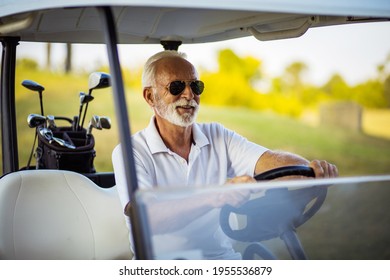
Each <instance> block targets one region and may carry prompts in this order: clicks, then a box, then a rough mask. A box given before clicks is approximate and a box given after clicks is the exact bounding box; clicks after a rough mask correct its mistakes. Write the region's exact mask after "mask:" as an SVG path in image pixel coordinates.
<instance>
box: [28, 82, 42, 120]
mask: <svg viewBox="0 0 390 280" xmlns="http://www.w3.org/2000/svg"><path fill="white" fill-rule="evenodd" d="M22 86H24V87H25V88H27V89H29V90H32V91H36V92H38V93H39V103H40V107H41V115H42V116H44V115H45V114H44V113H43V101H42V92H43V91H44V90H45V88H44V87H43V86H41V85H40V84H38V83H36V82H34V81H31V80H24V81H23V82H22Z"/></svg>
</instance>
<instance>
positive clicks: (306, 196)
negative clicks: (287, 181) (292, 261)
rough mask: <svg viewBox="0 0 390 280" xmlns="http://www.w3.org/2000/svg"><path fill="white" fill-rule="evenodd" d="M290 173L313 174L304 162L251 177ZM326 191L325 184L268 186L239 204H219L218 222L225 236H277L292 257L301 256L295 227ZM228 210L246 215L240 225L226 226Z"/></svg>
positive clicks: (252, 239)
mask: <svg viewBox="0 0 390 280" xmlns="http://www.w3.org/2000/svg"><path fill="white" fill-rule="evenodd" d="M290 175H300V176H307V177H314V171H313V169H312V168H310V167H307V166H286V167H281V168H276V169H272V170H269V171H267V172H264V173H261V174H258V175H256V176H255V179H256V180H258V181H260V180H271V179H275V178H279V177H283V176H290ZM326 194H327V188H326V187H323V186H314V187H309V188H300V189H292V190H291V189H290V190H289V189H287V188H275V189H269V190H267V191H266V192H265V194H264V196H261V197H258V198H255V199H253V200H250V201H248V202H247V203H245V204H244V205H242V206H241V207H238V208H236V207H233V206H231V205H225V206H224V207H222V209H221V213H220V225H221V228H222V230H223V232H224V233H225V234H226V235H227V236H229V237H230V238H232V239H235V240H238V241H243V242H260V241H263V240H268V239H271V238H275V237H281V238H282V239H283V240H284V241H285V243H286V245H287V247H288V249H289V251H290V254H291V255H292V256H293V257H294V258H305V256H304V252H303V249H302V248H301V245H300V243H299V240H298V237H297V236H295V229H296V228H297V227H299V226H300V225H302V224H303V223H305V222H306V221H307V220H309V219H310V218H311V217H312V216H313V215H314V214H315V213H316V212H317V211H318V210H319V209H320V207H321V206H322V204H323V202H324V201H325V198H326ZM232 213H235V214H238V215H240V216H245V217H246V225H245V227H244V228H241V229H233V228H232V227H231V226H230V223H229V217H230V215H231V214H232ZM297 252H298V253H297Z"/></svg>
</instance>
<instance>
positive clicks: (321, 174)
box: [255, 150, 338, 178]
mask: <svg viewBox="0 0 390 280" xmlns="http://www.w3.org/2000/svg"><path fill="white" fill-rule="evenodd" d="M287 165H305V166H310V167H311V168H313V170H314V173H315V175H316V178H330V177H337V176H338V170H337V167H336V166H335V165H334V164H331V163H329V162H327V161H325V160H312V161H308V160H307V159H305V158H303V157H301V156H299V155H296V154H292V153H288V152H280V151H271V150H269V151H266V152H265V153H263V154H262V155H261V156H260V158H259V160H258V161H257V163H256V168H255V174H259V173H263V172H265V171H267V170H270V169H274V168H277V167H282V166H287Z"/></svg>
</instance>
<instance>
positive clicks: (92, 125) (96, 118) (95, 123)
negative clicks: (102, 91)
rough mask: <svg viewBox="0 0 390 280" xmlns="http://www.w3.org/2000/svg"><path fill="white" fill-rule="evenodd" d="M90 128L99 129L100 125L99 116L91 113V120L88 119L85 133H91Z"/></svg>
mask: <svg viewBox="0 0 390 280" xmlns="http://www.w3.org/2000/svg"><path fill="white" fill-rule="evenodd" d="M92 128H96V129H99V130H101V129H102V126H101V124H100V117H99V116H96V115H93V116H92V118H91V120H90V121H89V124H88V128H87V135H90V134H91V133H92Z"/></svg>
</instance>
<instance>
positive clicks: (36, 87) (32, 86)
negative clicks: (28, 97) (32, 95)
mask: <svg viewBox="0 0 390 280" xmlns="http://www.w3.org/2000/svg"><path fill="white" fill-rule="evenodd" d="M22 86H24V87H25V88H27V89H29V90H32V91H37V92H42V91H44V90H45V88H44V87H43V86H41V85H40V84H38V83H36V82H34V81H31V80H24V81H23V82H22Z"/></svg>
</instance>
